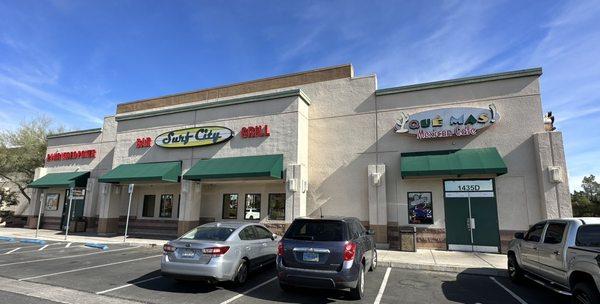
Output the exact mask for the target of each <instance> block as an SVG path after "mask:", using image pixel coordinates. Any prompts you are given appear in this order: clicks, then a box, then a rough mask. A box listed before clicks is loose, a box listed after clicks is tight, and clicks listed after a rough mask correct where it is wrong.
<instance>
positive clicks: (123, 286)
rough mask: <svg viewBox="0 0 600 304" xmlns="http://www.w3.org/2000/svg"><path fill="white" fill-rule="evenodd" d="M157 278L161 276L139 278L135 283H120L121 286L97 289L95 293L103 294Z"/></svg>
mask: <svg viewBox="0 0 600 304" xmlns="http://www.w3.org/2000/svg"><path fill="white" fill-rule="evenodd" d="M158 278H162V276H157V277H153V278H149V279H145V280H141V281H138V282H135V283H130V284H125V285H121V286H118V287H115V288H111V289H107V290H103V291H98V292H96V294H98V295H99V294H104V293H107V292H111V291H115V290H119V289H123V288H125V287H129V286H133V285H136V284H141V283H146V282H148V281H152V280H156V279H158Z"/></svg>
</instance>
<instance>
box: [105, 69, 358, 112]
mask: <svg viewBox="0 0 600 304" xmlns="http://www.w3.org/2000/svg"><path fill="white" fill-rule="evenodd" d="M348 77H350V78H352V77H354V67H353V66H352V64H349V63H348V64H341V65H335V66H330V67H323V68H318V69H313V70H308V71H302V72H296V73H290V74H283V75H277V76H273V77H267V78H259V79H254V80H249V81H244V82H239V83H233V84H226V85H222V86H216V87H211V88H205V89H201V90H193V91H188V92H183V93H176V94H171V95H164V96H160V97H152V98H145V99H139V100H134V101H130V102H124V103H119V104H117V114H124V113H129V112H135V111H139V110H150V109H153V108H160V107H164V106H173V105H181V104H185V103H189V102H194V101H202V100H209V99H213V98H224V97H233V96H236V95H243V94H251V93H259V92H261V91H266V90H273V89H281V88H285V87H297V86H298V85H302V84H307V83H314V82H320V81H329V80H334V79H342V78H348ZM261 86H263V87H262V88H261ZM161 103H162V105H161Z"/></svg>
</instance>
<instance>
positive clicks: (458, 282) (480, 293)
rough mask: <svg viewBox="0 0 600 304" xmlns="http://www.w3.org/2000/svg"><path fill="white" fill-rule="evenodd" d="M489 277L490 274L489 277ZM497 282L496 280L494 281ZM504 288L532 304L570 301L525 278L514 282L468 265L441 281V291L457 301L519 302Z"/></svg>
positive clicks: (471, 302) (449, 298)
mask: <svg viewBox="0 0 600 304" xmlns="http://www.w3.org/2000/svg"><path fill="white" fill-rule="evenodd" d="M490 277H493V278H494V280H495V281H494V280H492V279H491V278H490ZM496 282H497V283H496ZM498 284H501V285H502V286H503V287H504V288H507V289H509V290H510V291H511V292H513V293H514V294H515V295H517V296H518V297H520V298H521V299H523V300H524V301H526V302H527V303H529V304H533V303H570V301H569V298H568V297H565V296H563V295H560V294H558V293H555V292H554V291H552V290H550V289H547V288H545V287H543V286H540V285H538V284H536V283H534V282H532V281H528V280H525V281H524V282H522V283H519V284H515V283H513V282H511V281H510V280H509V279H508V277H506V276H503V275H500V276H498V274H496V275H493V273H486V270H485V269H480V268H471V269H467V270H465V271H463V272H461V273H459V274H457V275H456V279H455V280H454V281H444V282H442V292H443V294H444V296H445V297H446V299H447V300H449V301H452V302H457V303H466V304H475V303H519V300H517V299H516V298H514V297H513V296H512V295H511V294H510V293H509V292H508V291H506V290H504V288H503V287H502V286H500V285H498Z"/></svg>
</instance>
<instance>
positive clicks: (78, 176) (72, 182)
mask: <svg viewBox="0 0 600 304" xmlns="http://www.w3.org/2000/svg"><path fill="white" fill-rule="evenodd" d="M89 177H90V172H89V171H81V172H64V173H48V174H46V175H44V176H42V177H40V178H38V179H36V180H34V181H33V182H31V184H29V186H28V187H29V188H71V187H85V186H86V185H87V179H88V178H89Z"/></svg>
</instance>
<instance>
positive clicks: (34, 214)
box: [27, 188, 44, 228]
mask: <svg viewBox="0 0 600 304" xmlns="http://www.w3.org/2000/svg"><path fill="white" fill-rule="evenodd" d="M43 193H44V192H43V190H42V189H36V188H34V189H32V191H31V202H30V203H29V206H27V227H28V228H36V227H37V218H38V214H39V211H40V208H43V206H42V204H43V201H44V199H43V195H42V194H43ZM42 212H43V210H42ZM42 216H43V215H42Z"/></svg>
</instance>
